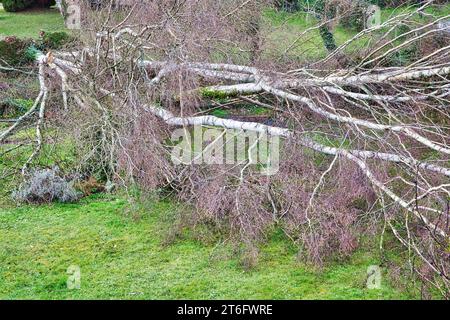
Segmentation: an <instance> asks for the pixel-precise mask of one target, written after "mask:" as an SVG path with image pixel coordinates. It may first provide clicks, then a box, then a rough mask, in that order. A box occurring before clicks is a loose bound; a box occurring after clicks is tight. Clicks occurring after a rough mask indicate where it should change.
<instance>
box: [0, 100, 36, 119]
mask: <svg viewBox="0 0 450 320" xmlns="http://www.w3.org/2000/svg"><path fill="white" fill-rule="evenodd" d="M33 103H34V101H33V100H32V99H10V98H8V99H5V100H4V101H2V102H1V103H0V115H1V116H3V117H5V116H8V117H16V116H18V115H21V114H24V113H25V112H27V111H28V110H29V109H30V108H31V107H32V106H33Z"/></svg>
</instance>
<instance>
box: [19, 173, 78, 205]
mask: <svg viewBox="0 0 450 320" xmlns="http://www.w3.org/2000/svg"><path fill="white" fill-rule="evenodd" d="M12 197H13V199H14V200H15V201H19V202H25V203H34V204H41V203H50V202H75V201H77V200H78V199H80V194H79V193H78V192H77V191H76V190H75V188H74V187H73V186H72V185H71V184H70V183H69V182H67V181H66V180H65V179H63V178H62V177H60V176H59V172H58V169H57V168H54V169H42V170H36V171H34V172H33V173H31V175H30V177H29V179H28V180H27V181H26V182H24V183H23V184H22V185H21V186H20V187H19V189H18V190H17V191H15V192H13V195H12Z"/></svg>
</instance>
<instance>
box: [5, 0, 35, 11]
mask: <svg viewBox="0 0 450 320" xmlns="http://www.w3.org/2000/svg"><path fill="white" fill-rule="evenodd" d="M32 4H33V0H3V9H5V11H7V12H17V11H22V10H25V9H27V8H29V7H31V6H32Z"/></svg>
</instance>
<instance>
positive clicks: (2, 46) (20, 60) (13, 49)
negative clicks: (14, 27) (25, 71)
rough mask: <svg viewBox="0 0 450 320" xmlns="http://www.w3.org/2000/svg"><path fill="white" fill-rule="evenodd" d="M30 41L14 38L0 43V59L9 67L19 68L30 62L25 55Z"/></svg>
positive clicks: (28, 57)
mask: <svg viewBox="0 0 450 320" xmlns="http://www.w3.org/2000/svg"><path fill="white" fill-rule="evenodd" d="M30 45H31V41H30V40H20V39H17V38H14V37H10V38H6V39H5V40H2V41H0V57H1V58H2V59H3V60H4V61H5V62H6V63H8V64H9V65H11V66H20V65H24V64H27V63H30V62H32V59H30V56H29V55H28V54H27V50H28V47H29V46H30Z"/></svg>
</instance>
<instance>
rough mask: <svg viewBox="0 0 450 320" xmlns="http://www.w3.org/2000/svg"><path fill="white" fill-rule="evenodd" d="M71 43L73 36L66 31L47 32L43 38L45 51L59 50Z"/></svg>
mask: <svg viewBox="0 0 450 320" xmlns="http://www.w3.org/2000/svg"><path fill="white" fill-rule="evenodd" d="M70 41H71V36H70V35H69V34H68V33H67V32H64V31H60V32H46V33H44V35H43V37H42V47H43V49H58V48H60V47H61V46H63V45H65V44H67V43H68V42H70Z"/></svg>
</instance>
